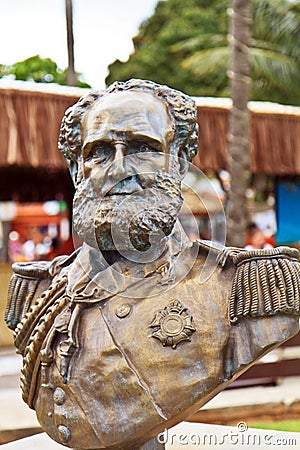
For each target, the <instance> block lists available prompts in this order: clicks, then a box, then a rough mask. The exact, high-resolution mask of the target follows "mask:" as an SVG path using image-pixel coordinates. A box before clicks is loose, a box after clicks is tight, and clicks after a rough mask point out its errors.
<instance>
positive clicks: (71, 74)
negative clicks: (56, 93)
mask: <svg viewBox="0 0 300 450" xmlns="http://www.w3.org/2000/svg"><path fill="white" fill-rule="evenodd" d="M65 1H66V22H67V42H68V68H67V77H66V84H67V85H69V86H76V85H77V79H76V73H75V65H74V36H73V4H72V0H65Z"/></svg>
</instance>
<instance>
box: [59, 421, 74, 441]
mask: <svg viewBox="0 0 300 450" xmlns="http://www.w3.org/2000/svg"><path fill="white" fill-rule="evenodd" d="M57 430H58V438H59V440H60V441H61V442H62V443H63V444H66V443H67V442H68V441H69V440H70V437H71V432H70V430H69V428H68V427H66V426H65V425H59V426H58V428H57Z"/></svg>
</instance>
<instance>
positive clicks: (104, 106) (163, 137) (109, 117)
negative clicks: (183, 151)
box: [82, 91, 172, 144]
mask: <svg viewBox="0 0 300 450" xmlns="http://www.w3.org/2000/svg"><path fill="white" fill-rule="evenodd" d="M82 125H83V129H82V134H83V140H84V141H85V142H86V141H93V140H95V139H101V138H105V139H106V138H107V139H109V138H111V134H112V133H122V134H123V133H125V134H126V135H127V137H130V135H134V134H139V135H142V136H143V135H145V136H148V137H153V138H155V139H158V140H160V141H162V143H163V144H166V141H167V140H168V137H169V136H170V134H172V121H171V118H170V116H169V113H168V111H167V107H166V105H165V103H164V102H163V101H162V100H160V99H158V98H156V97H154V96H153V95H152V94H148V93H145V92H124V91H123V92H117V93H112V94H109V95H107V96H106V97H104V98H101V99H99V100H98V101H96V102H95V103H94V104H93V105H92V107H91V108H90V109H89V110H88V111H87V113H86V114H85V116H84V119H83V124H82Z"/></svg>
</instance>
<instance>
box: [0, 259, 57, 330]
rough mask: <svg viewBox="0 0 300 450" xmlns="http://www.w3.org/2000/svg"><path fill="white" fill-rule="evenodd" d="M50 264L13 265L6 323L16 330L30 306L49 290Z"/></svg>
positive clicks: (40, 262) (29, 263) (24, 263)
mask: <svg viewBox="0 0 300 450" xmlns="http://www.w3.org/2000/svg"><path fill="white" fill-rule="evenodd" d="M49 268H50V262H48V261H37V262H28V263H27V262H21V263H14V264H13V265H12V270H13V275H12V277H11V279H10V283H9V288H8V299H7V307H6V311H5V321H6V324H7V326H8V327H9V328H10V329H12V330H14V329H15V327H16V326H17V324H18V322H20V320H21V319H22V317H23V316H24V315H25V314H26V312H28V310H29V309H30V306H31V304H32V302H33V300H34V298H36V296H37V295H38V293H39V292H41V291H42V290H45V289H47V287H48V286H49V284H50V281H51V276H50V273H49Z"/></svg>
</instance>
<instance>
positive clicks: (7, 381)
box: [0, 348, 300, 450]
mask: <svg viewBox="0 0 300 450" xmlns="http://www.w3.org/2000/svg"><path fill="white" fill-rule="evenodd" d="M21 363H22V361H21V357H20V356H19V355H16V354H15V350H14V349H12V348H7V349H4V350H3V349H0V437H1V434H2V435H5V433H7V432H9V431H11V432H13V431H14V430H16V431H18V430H22V434H21V436H26V435H30V434H33V433H37V432H38V431H42V430H40V429H39V423H38V421H37V419H36V417H35V412H34V411H32V410H31V409H29V408H28V406H27V405H26V404H25V403H24V402H23V400H22V398H21V390H20V388H19V373H20V370H21ZM299 388H300V377H288V378H286V379H284V380H282V383H280V384H279V385H278V386H276V387H274V386H268V387H262V386H257V387H251V388H249V387H248V388H239V389H232V390H225V391H223V392H221V393H220V394H219V395H217V396H216V397H215V398H214V399H212V400H211V401H210V402H209V403H207V404H206V405H205V407H204V408H202V410H207V412H208V411H209V410H210V411H211V410H213V409H220V408H221V409H224V410H226V408H232V407H239V406H245V405H257V407H259V405H263V404H265V403H268V404H269V403H270V402H271V403H272V402H274V404H275V403H280V402H281V403H284V404H286V405H290V404H292V403H293V402H298V401H300V389H299ZM299 431H300V430H299ZM3 433H4V434H3ZM15 436H18V434H16V435H15ZM204 438H205V439H204ZM161 439H162V440H165V441H166V449H167V450H185V449H187V450H192V449H200V448H201V449H202V448H203V449H206V448H210V449H211V450H213V449H217V448H220V450H231V449H234V450H236V449H239V450H242V449H243V448H247V449H251V450H253V449H254V448H255V449H256V448H257V449H259V450H261V449H264V448H266V449H272V448H274V449H275V448H277V449H280V448H282V449H289V450H292V449H299V450H300V433H287V432H275V431H272V430H265V431H263V430H255V429H253V428H248V426H247V424H246V423H245V422H239V423H238V424H237V426H236V427H224V426H220V425H208V424H203V423H202V424H201V423H193V422H189V423H188V422H182V423H181V424H179V425H177V426H176V427H174V428H172V429H171V430H168V432H167V434H165V435H164V436H161ZM8 440H9V439H8ZM8 440H7V441H6V442H8ZM256 441H257V442H256ZM2 442H3V440H2ZM247 443H248V444H247ZM250 444H251V445H250ZM256 444H257V445H256ZM2 447H3V450H6V449H7V450H39V449H43V450H59V449H63V448H65V447H63V446H61V445H59V444H56V443H54V442H53V441H52V440H50V439H49V438H48V437H47V435H46V434H45V433H41V434H39V435H35V436H31V437H26V438H25V439H21V440H16V441H14V442H11V443H8V444H6V443H5V444H2Z"/></svg>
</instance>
